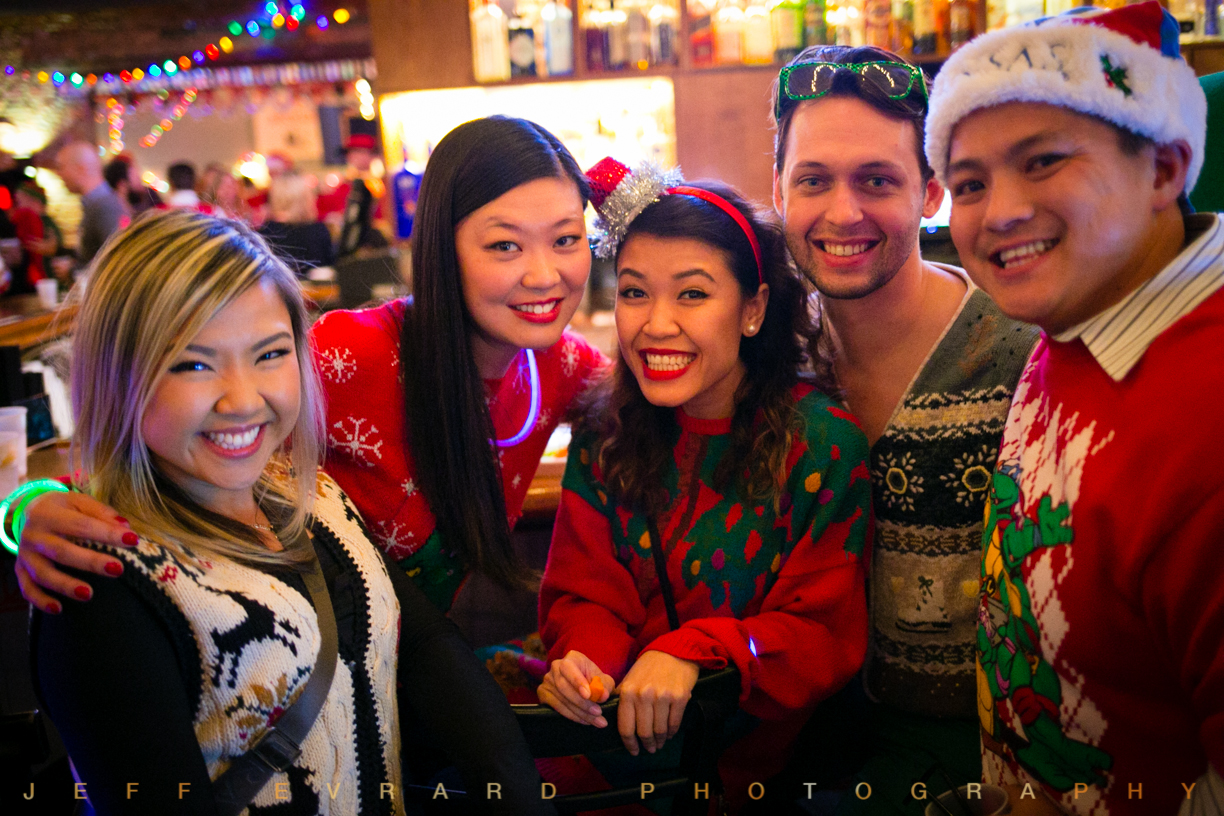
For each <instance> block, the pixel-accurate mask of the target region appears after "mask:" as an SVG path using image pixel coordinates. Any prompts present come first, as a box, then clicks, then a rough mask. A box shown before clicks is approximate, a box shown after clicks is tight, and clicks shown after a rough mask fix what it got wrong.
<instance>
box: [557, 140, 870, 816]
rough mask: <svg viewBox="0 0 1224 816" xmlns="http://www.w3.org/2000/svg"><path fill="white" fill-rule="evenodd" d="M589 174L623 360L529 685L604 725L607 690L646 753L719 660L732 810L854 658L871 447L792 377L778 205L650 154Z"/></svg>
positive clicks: (803, 311) (796, 288)
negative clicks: (729, 740)
mask: <svg viewBox="0 0 1224 816" xmlns="http://www.w3.org/2000/svg"><path fill="white" fill-rule="evenodd" d="M588 175H591V176H592V178H593V180H594V182H595V185H594V186H595V188H596V189H595V191H594V193H593V198H594V200H595V201H596V205H597V207H598V208H599V209H600V212H601V214H603V215H604V216H605V223H604V227H605V229H606V237H605V240H604V241H603V242H602V244H601V248H602V249H604V250H606V251H607V252H608V254H615V257H616V268H617V285H618V295H617V304H616V329H617V336H618V340H619V344H620V356H619V360H618V362H617V367H616V372H615V374H614V376H613V377H612V378H611V379H610V380H609V381H608V382H607V383H606V384H605V385H604V386H603V387H602V388H601V389H600V390H599V391H598V392H597V393H596V394H595V397H594V405H593V408H592V410H591V411H590V412H589V413H588V414H587V415H586V416H585V417H584V418H583V420H581V421H580V423H579V424H578V427H577V428H576V433H575V437H574V441H573V444H572V445H571V447H570V452H569V462H568V464H567V466H566V472H565V477H564V481H563V485H562V486H563V489H564V493H563V497H562V502H561V508H560V511H559V515H558V518H557V524H556V528H555V531H554V534H553V541H552V548H551V550H550V552H549V559H548V566H547V568H546V570H545V574H544V580H543V585H542V587H541V592H540V620H541V635H542V636H543V638H544V642H545V645H546V646H548V648H549V656H550V657H551V658H552V664H551V668H550V670H549V672H548V674H547V675H546V676H545V678H544V682H543V684H542V685H541V687H540V689H539V697H540V699H541V700H542V701H543V702H546V703H548V704H549V705H551V706H553V707H554V708H556V709H557V710H558V711H559V712H561V713H562V714H564V715H565V716H566V717H569V718H570V719H573V720H575V721H578V722H582V723H587V724H590V725H592V726H594V727H597V728H604V727H608V726H609V725H610V724H609V723H608V722H607V721H606V719H605V718H604V717H603V716H602V712H601V707H600V705H599V704H600V703H602V702H605V701H606V700H607V699H608V696H609V694H610V693H613V692H615V693H619V695H620V705H619V709H618V713H617V724H616V727H617V728H618V730H619V732H620V734H621V737H622V739H623V741H624V743H625V747H626V748H627V750H628V751H629V752H630V753H631V754H634V755H637V754H638V753H639V750H640V749H641V748H645V749H646V751H648V752H650V753H654V752H655V751H657V750H659V749H660V748H662V747H663V745H664V744H665V743H666V742H667V740H668V739H669V737H671V736H674V735H675V733H676V731H677V729H678V728H679V725H680V721H681V718H682V716H683V712H684V707H685V704H686V702H687V701H688V698H689V695H690V693H691V692H692V689H693V686H694V684H695V682H696V680H697V675H698V671H699V670H700V669H718V668H723V667H726V666H728V665H734V666H735V667H736V668H738V669H739V672H740V677H741V683H742V693H741V698H740V703H741V708H742V710H743V712H744V713H745V714H746V715H748V716H746V717H743V718H741V721H740V722H739V723H738V725H739V726H740V727H739V728H738V733H737V736H739V737H741V738H740V739H739V740H738V741H737V742H736V743H735V744H733V745H732V746H731V747H730V748H729V749H728V750H727V751H726V752H725V753H724V754H723V759H722V761H721V763H720V770H721V772H722V775H723V780H724V782H725V783H726V786H727V793H728V798H729V802H730V803H731V804H732V805H733V806H734V805H735V804H736V803H737V802H743V801H745V800H746V798H747V788H748V785H749V784H750V783H751V782H753V781H759V782H764V781H765V780H766V779H768V778H769V777H770V776H771V775H773V774H774V773H776V772H777V771H779V770H781V767H782V764H783V763H784V761H785V758H786V756H787V753H788V750H789V747H790V745H791V744H792V742H793V740H794V737H795V736H796V734H797V733H798V730H799V728H800V727H801V726H802V725H803V723H804V721H805V720H806V719H807V715H808V714H809V713H810V712H811V710H812V709H813V708H814V707H815V705H816V704H817V703H818V702H819V701H820V700H822V699H824V698H826V697H828V696H829V695H831V694H832V693H834V692H835V691H837V690H838V689H840V688H841V687H842V686H843V685H844V684H845V683H846V682H847V681H848V680H849V679H850V677H851V676H853V674H854V673H855V672H856V671H857V670H858V668H859V666H860V664H861V663H862V660H863V655H864V652H865V650H866V645H867V610H866V594H865V590H864V583H863V582H864V566H863V560H862V559H863V547H864V544H865V541H866V532H867V527H868V524H869V519H870V500H871V488H870V478H869V475H868V472H867V467H866V465H865V458H866V455H867V442H866V439H865V437H864V436H863V433H862V431H861V430H859V427H858V423H857V422H856V421H855V420H854V419H853V417H851V416H850V415H849V414H847V413H846V412H845V411H843V410H842V409H840V408H839V407H837V404H836V403H835V402H833V401H832V400H831V399H829V397H828V396H826V395H825V394H824V393H823V392H822V391H820V390H818V389H817V388H816V387H815V384H814V383H813V382H810V381H804V380H802V379H801V378H800V376H799V371H800V368H801V366H802V365H803V363H804V351H803V349H804V340H805V339H806V338H807V337H809V336H811V334H812V333H813V331H814V329H813V328H812V326H811V323H810V319H809V316H808V312H807V303H806V298H805V296H804V292H805V290H804V287H803V285H802V283H801V281H800V279H799V278H798V276H797V274H796V273H795V271H794V270H793V268H791V267H790V265H789V264H788V262H787V256H786V248H785V244H784V240H783V237H782V233H781V231H780V228H779V225H778V224H777V222H776V220H775V219H773V218H770V217H767V216H766V215H765V214H764V213H761V212H758V211H756V210H755V209H753V208H752V206H751V205H749V204H748V203H747V202H746V201H745V200H744V199H743V198H741V197H740V196H739V195H738V194H736V193H735V192H734V191H732V190H731V189H730V188H727V187H725V186H722V185H717V184H711V183H705V184H695V185H688V186H685V185H683V184H678V182H679V179H678V176H674V175H672V174H667V173H658V171H656V170H654V169H653V168H649V167H646V168H642V169H641V170H639V171H638V172H637V173H635V174H634V180H633V182H632V183H628V184H626V183H624V182H623V181H622V179H623V177H624V175H625V168H624V167H623V166H620V165H617V164H616V163H614V162H610V160H605V161H604V162H601V164H600V165H597V166H596V168H595V169H593V170H592V171H591V172H590V173H589V174H588ZM608 190H610V192H607V191H608ZM605 194H606V199H605V198H604V195H605ZM622 236H625V237H624V239H623V243H619V242H620V239H621V237H622ZM618 244H619V245H618ZM663 575H666V580H663V579H662V578H661V576H663ZM595 681H598V682H595ZM732 730H736V729H732Z"/></svg>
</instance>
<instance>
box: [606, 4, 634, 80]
mask: <svg viewBox="0 0 1224 816" xmlns="http://www.w3.org/2000/svg"><path fill="white" fill-rule="evenodd" d="M609 5H610V6H611V8H610V9H609V10H608V11H607V12H605V13H604V20H605V21H606V22H607V27H606V30H607V32H608V68H609V69H611V70H613V71H619V70H621V69H622V68H624V67H625V66H626V65H628V64H629V15H628V14H626V13H625V11H624V9H620V8H617V7H616V4H615V3H610V4H609Z"/></svg>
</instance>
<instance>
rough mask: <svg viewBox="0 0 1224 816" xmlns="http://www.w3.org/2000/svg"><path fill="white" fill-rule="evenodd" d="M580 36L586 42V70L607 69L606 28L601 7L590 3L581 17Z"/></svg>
mask: <svg viewBox="0 0 1224 816" xmlns="http://www.w3.org/2000/svg"><path fill="white" fill-rule="evenodd" d="M582 21H583V28H582V36H583V40H584V41H585V43H586V63H587V70H588V71H606V70H608V30H607V25H606V23H605V22H604V12H603V9H601V8H599V6H597V5H596V4H595V3H591V4H590V5H588V6H587V7H586V9H585V13H584V14H583V17H582Z"/></svg>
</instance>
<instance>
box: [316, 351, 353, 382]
mask: <svg viewBox="0 0 1224 816" xmlns="http://www.w3.org/2000/svg"><path fill="white" fill-rule="evenodd" d="M319 357H320V358H322V359H321V361H320V365H319V371H320V373H321V374H322V375H323V379H325V380H327V381H328V382H333V383H337V384H339V383H344V382H348V381H349V380H351V379H352V378H353V375H354V374H356V373H357V360H356V359H355V358H354V357H353V352H351V351H349V350H348V349H346V348H330V349H327V350H325V351H322V352H320V353H319Z"/></svg>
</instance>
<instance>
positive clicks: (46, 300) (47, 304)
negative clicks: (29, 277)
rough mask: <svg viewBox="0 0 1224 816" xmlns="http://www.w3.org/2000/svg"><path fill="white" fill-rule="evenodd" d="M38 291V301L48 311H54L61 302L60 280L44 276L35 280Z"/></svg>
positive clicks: (35, 287)
mask: <svg viewBox="0 0 1224 816" xmlns="http://www.w3.org/2000/svg"><path fill="white" fill-rule="evenodd" d="M34 289H35V290H36V291H37V292H38V302H39V303H41V304H42V307H43V308H44V309H46V310H47V311H52V310H53V309H55V307H56V306H57V305H58V304H59V281H57V280H56V279H55V278H43V279H42V280H40V281H35V282H34Z"/></svg>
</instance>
